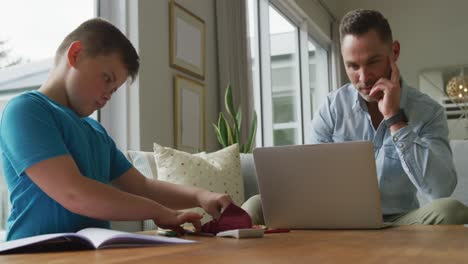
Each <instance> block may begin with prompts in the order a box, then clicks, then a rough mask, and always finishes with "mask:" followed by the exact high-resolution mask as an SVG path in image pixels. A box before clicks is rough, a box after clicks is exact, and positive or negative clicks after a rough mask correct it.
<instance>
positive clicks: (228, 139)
mask: <svg viewBox="0 0 468 264" xmlns="http://www.w3.org/2000/svg"><path fill="white" fill-rule="evenodd" d="M224 104H225V106H226V110H227V112H228V115H229V120H228V119H227V118H226V117H225V116H224V114H223V113H222V112H220V113H219V118H218V124H217V125H216V124H213V127H214V129H215V132H216V136H217V138H218V141H219V143H220V144H221V146H223V148H225V147H227V146H230V145H232V144H236V143H238V144H239V151H240V153H250V152H252V148H253V141H254V139H255V135H256V133H257V113H256V112H255V111H254V113H253V114H254V115H253V119H252V124H251V125H250V132H249V137H248V140H247V142H245V143H241V142H240V128H241V125H242V111H241V109H240V106H239V108H238V110H237V112H236V111H235V110H234V103H233V97H232V88H231V84H228V87H227V89H226V93H225V95H224Z"/></svg>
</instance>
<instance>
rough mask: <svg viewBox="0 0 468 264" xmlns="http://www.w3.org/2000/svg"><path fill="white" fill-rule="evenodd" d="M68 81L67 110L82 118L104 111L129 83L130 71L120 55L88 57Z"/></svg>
mask: <svg viewBox="0 0 468 264" xmlns="http://www.w3.org/2000/svg"><path fill="white" fill-rule="evenodd" d="M80 56H81V57H80V58H79V59H78V60H77V63H76V64H75V65H74V66H73V67H71V68H70V72H69V75H68V77H67V79H66V87H67V94H68V107H70V108H71V109H72V110H73V111H75V112H76V113H77V114H78V115H79V116H82V117H84V116H89V115H90V114H92V113H93V112H94V111H96V110H98V109H101V108H102V107H104V105H105V104H106V103H107V101H109V100H110V99H111V96H112V94H113V93H114V92H115V91H116V90H117V89H118V88H119V87H120V86H121V85H122V84H123V83H124V82H125V81H126V80H127V77H128V71H127V69H126V67H125V66H124V65H123V64H122V61H121V59H120V56H119V55H118V54H117V53H112V54H110V55H100V56H96V57H89V56H86V54H81V55H80Z"/></svg>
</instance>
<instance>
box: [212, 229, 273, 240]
mask: <svg viewBox="0 0 468 264" xmlns="http://www.w3.org/2000/svg"><path fill="white" fill-rule="evenodd" d="M264 233H265V231H264V230H263V229H257V228H244V229H233V230H227V231H223V232H219V233H218V234H216V236H218V237H235V238H255V237H263V234H264Z"/></svg>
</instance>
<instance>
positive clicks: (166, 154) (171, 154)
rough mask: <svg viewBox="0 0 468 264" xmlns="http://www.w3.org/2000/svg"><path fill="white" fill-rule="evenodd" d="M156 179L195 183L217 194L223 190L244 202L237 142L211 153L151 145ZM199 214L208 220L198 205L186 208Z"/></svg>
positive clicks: (182, 183)
mask: <svg viewBox="0 0 468 264" xmlns="http://www.w3.org/2000/svg"><path fill="white" fill-rule="evenodd" d="M154 157H155V160H156V165H157V170H158V180H162V181H167V182H171V183H175V184H181V185H187V186H195V187H199V188H203V189H206V190H210V191H213V192H218V193H227V194H229V195H230V196H231V198H232V199H233V201H234V202H235V203H236V204H238V205H241V204H242V203H243V202H244V185H243V179H242V175H241V165H240V158H239V147H238V145H237V144H235V145H232V146H229V147H226V148H224V149H221V150H219V151H217V152H213V153H197V154H190V153H187V152H182V151H179V150H175V149H172V148H167V147H162V146H160V145H158V144H156V143H155V144H154ZM190 210H191V211H196V212H198V213H200V214H202V215H203V218H202V223H205V222H208V221H209V220H211V216H209V215H207V214H206V213H205V212H204V211H203V210H202V209H201V208H195V209H190Z"/></svg>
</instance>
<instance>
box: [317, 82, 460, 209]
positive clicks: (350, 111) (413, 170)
mask: <svg viewBox="0 0 468 264" xmlns="http://www.w3.org/2000/svg"><path fill="white" fill-rule="evenodd" d="M401 87H402V91H401V96H400V108H402V109H404V111H405V113H406V116H407V117H408V120H409V122H408V126H406V127H403V128H401V129H400V130H398V131H397V132H395V133H394V134H393V135H392V133H391V132H390V129H389V128H388V127H387V125H386V124H385V122H381V123H380V124H379V126H378V128H377V129H375V128H374V127H373V126H372V121H371V117H370V115H369V112H368V110H367V105H366V103H365V101H364V99H362V97H361V96H360V95H359V93H358V92H357V90H356V89H355V88H354V86H353V85H352V84H347V85H345V86H343V87H341V88H340V89H338V90H335V91H333V92H332V93H330V94H329V95H328V97H327V102H326V103H325V104H324V105H322V106H321V107H320V109H319V111H318V112H317V113H316V114H315V115H314V119H313V121H312V131H313V132H312V142H314V143H326V142H343V141H358V140H369V141H372V142H373V143H374V154H375V160H376V165H377V177H378V182H379V189H380V195H381V200H382V211H383V214H384V215H388V214H398V213H406V212H409V211H411V210H414V209H417V208H419V202H418V199H417V197H416V192H417V191H420V192H421V193H422V194H423V195H424V196H426V198H428V199H430V200H431V199H437V198H442V197H447V196H450V195H451V194H452V192H453V190H454V189H455V186H456V184H457V175H456V172H455V169H454V165H453V161H452V151H451V149H450V145H449V142H448V127H447V119H446V117H445V111H444V109H443V108H442V106H441V105H439V104H438V103H436V102H435V101H434V100H432V99H431V98H430V97H429V96H427V95H425V94H423V93H421V92H420V91H418V90H416V89H414V88H412V87H409V86H407V85H406V84H405V83H404V82H402V85H401Z"/></svg>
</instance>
